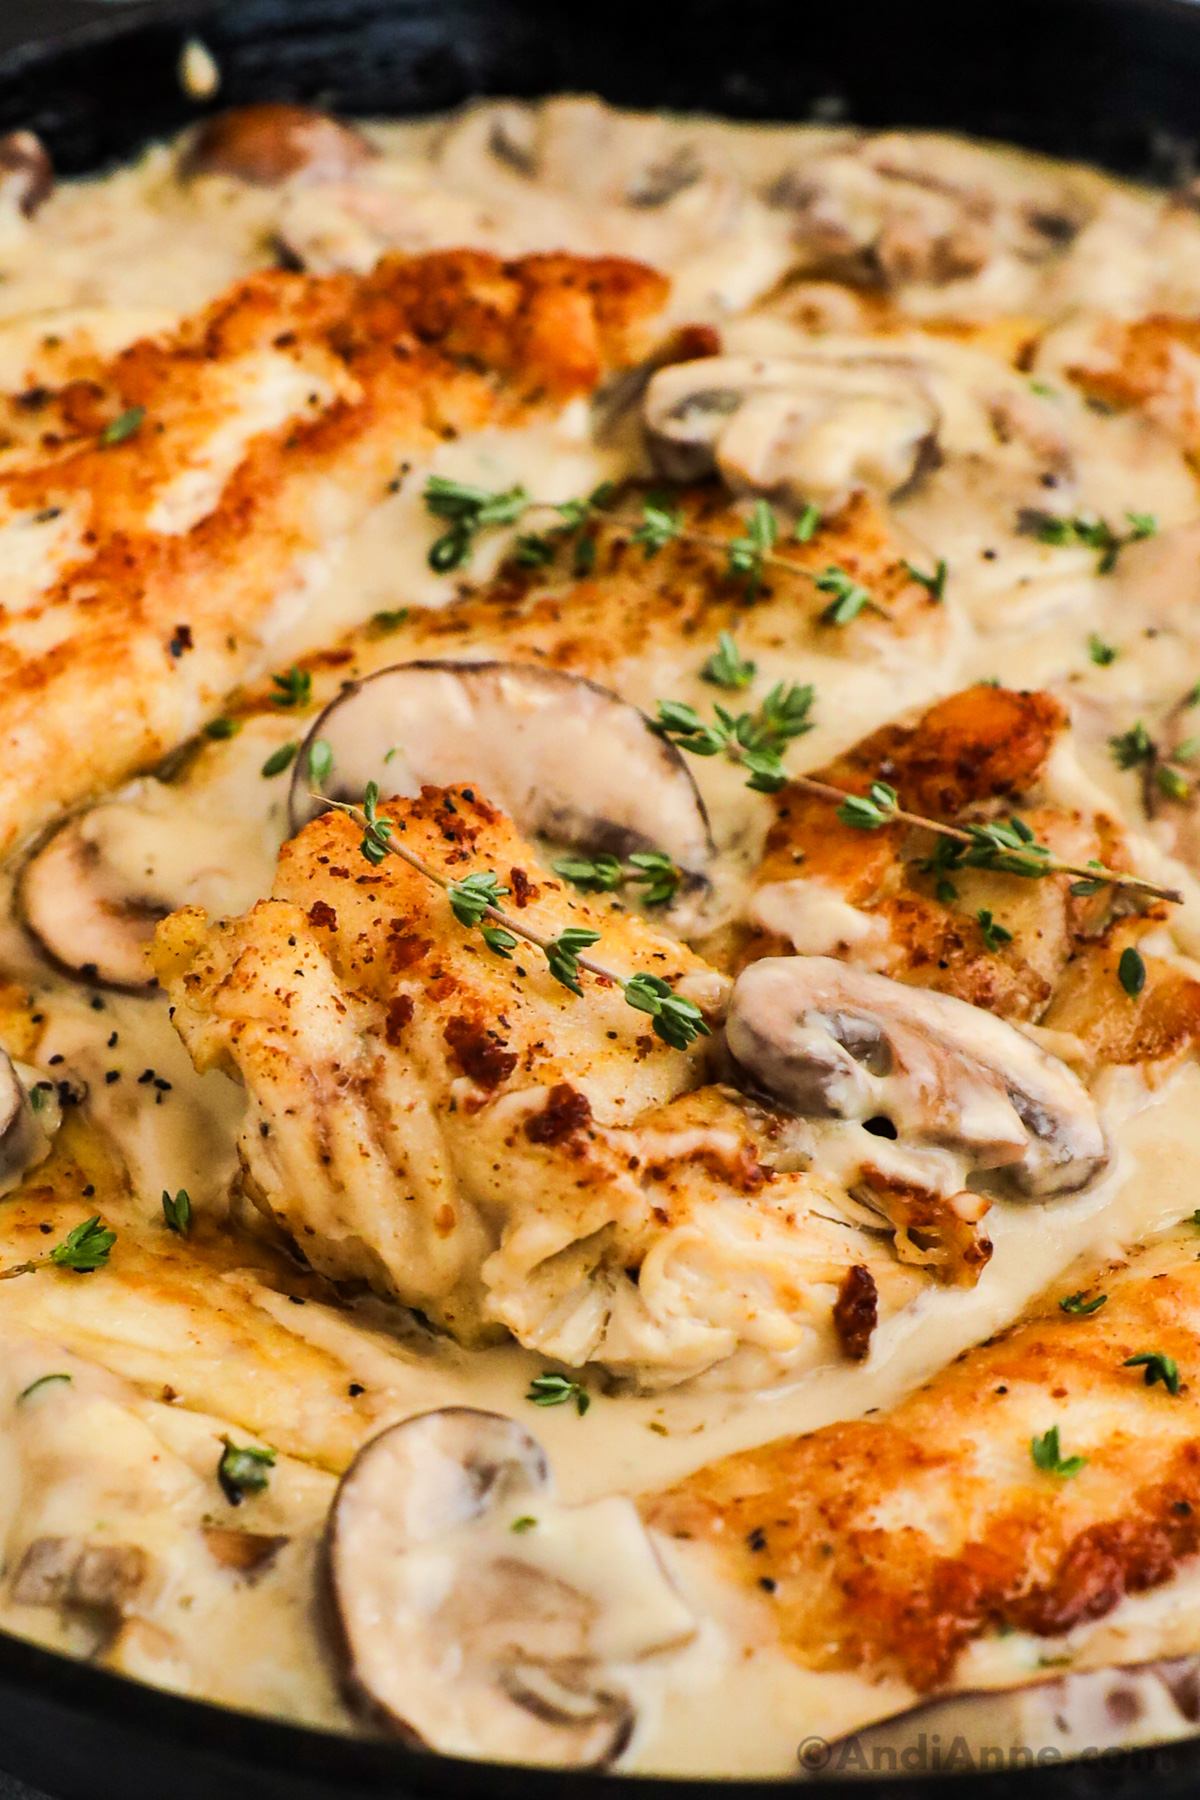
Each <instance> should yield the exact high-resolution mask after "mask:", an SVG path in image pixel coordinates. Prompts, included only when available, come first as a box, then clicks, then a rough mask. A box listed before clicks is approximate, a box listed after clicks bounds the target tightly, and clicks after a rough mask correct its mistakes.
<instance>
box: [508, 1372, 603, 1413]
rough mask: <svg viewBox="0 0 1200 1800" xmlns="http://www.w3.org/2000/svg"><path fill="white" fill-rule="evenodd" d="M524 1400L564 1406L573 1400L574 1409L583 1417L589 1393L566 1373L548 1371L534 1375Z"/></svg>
mask: <svg viewBox="0 0 1200 1800" xmlns="http://www.w3.org/2000/svg"><path fill="white" fill-rule="evenodd" d="M525 1398H526V1400H529V1401H532V1403H533V1405H534V1406H566V1405H567V1403H568V1402H569V1401H573V1402H574V1405H575V1411H576V1412H577V1413H578V1414H579V1416H580V1418H582V1417H583V1415H584V1413H585V1412H586V1411H587V1409H588V1407H589V1406H590V1405H591V1403H592V1401H591V1395H590V1394H589V1393H588V1391H587V1389H586V1388H585V1387H584V1385H583V1383H582V1382H580V1381H572V1380H571V1378H570V1377H569V1376H568V1375H557V1374H553V1373H551V1372H549V1371H547V1373H546V1374H545V1375H535V1376H534V1378H533V1380H532V1381H531V1382H530V1384H529V1392H528V1393H527V1394H526V1396H525Z"/></svg>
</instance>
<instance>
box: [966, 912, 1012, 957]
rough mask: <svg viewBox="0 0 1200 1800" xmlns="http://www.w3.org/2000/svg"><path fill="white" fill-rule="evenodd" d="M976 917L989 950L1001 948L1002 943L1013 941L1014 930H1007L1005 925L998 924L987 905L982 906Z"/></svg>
mask: <svg viewBox="0 0 1200 1800" xmlns="http://www.w3.org/2000/svg"><path fill="white" fill-rule="evenodd" d="M975 918H976V920H977V921H978V924H979V929H980V932H981V933H982V935H983V941H984V943H985V944H986V945H987V947H988V949H989V950H999V948H1000V946H1001V945H1002V944H1011V943H1012V932H1011V931H1006V930H1005V928H1004V926H1003V925H998V924H997V923H996V921H995V919H993V917H992V915H991V913H990V912H988V910H987V908H986V907H980V909H979V911H978V912H977V913H976V914H975Z"/></svg>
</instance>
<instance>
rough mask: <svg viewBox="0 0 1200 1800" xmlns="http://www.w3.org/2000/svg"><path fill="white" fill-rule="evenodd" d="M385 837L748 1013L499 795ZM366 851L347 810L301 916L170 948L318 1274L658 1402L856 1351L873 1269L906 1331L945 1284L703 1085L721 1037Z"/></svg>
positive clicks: (764, 1124) (279, 1201) (286, 904)
mask: <svg viewBox="0 0 1200 1800" xmlns="http://www.w3.org/2000/svg"><path fill="white" fill-rule="evenodd" d="M384 814H385V816H386V817H388V818H390V819H391V820H392V821H393V822H394V825H395V828H396V832H397V834H399V835H402V837H403V842H404V844H405V845H406V847H408V848H410V849H412V850H414V851H416V852H417V853H418V854H419V855H421V856H422V857H424V858H425V859H426V861H427V862H429V863H430V864H431V865H432V866H433V867H435V868H438V869H441V870H443V871H444V872H445V873H446V874H448V875H449V876H451V877H452V878H461V877H462V876H464V875H467V874H468V873H471V872H472V871H482V870H491V871H494V872H495V873H496V874H497V875H498V876H499V877H500V879H501V880H502V881H504V883H505V884H506V885H507V886H509V887H510V888H511V889H512V892H513V896H514V899H513V902H512V904H514V905H515V906H518V907H519V908H521V911H522V914H523V916H524V917H525V918H527V919H528V921H529V923H530V924H531V925H533V926H534V927H535V928H536V929H537V930H539V931H541V932H543V933H544V934H546V935H548V936H556V935H557V934H558V933H559V932H560V931H561V930H563V929H564V928H565V927H567V926H568V925H571V926H583V927H591V928H593V929H596V930H598V931H600V932H601V934H602V944H601V946H600V947H599V948H598V949H595V950H593V951H592V952H591V953H590V954H592V955H593V956H596V957H602V958H603V959H604V961H605V962H606V963H607V964H608V965H609V966H612V967H613V968H615V969H616V970H618V971H620V972H621V973H622V974H632V973H634V972H635V971H637V970H647V971H650V972H652V973H655V974H659V975H661V976H662V977H663V978H664V979H666V980H667V981H669V982H671V983H672V984H673V985H675V986H676V987H677V988H678V989H680V990H682V991H683V992H685V993H688V994H690V995H691V996H692V997H694V998H695V999H696V1000H697V1001H698V1003H700V1004H701V1005H703V1006H707V1007H708V1008H709V1010H710V1011H715V1010H716V1009H719V1008H720V1006H721V1004H722V1000H723V990H724V985H725V984H724V982H723V979H722V978H721V977H720V976H718V975H716V973H715V972H714V971H712V970H711V969H709V968H708V967H707V965H705V964H704V963H702V962H701V961H700V959H699V958H698V957H696V956H695V955H694V954H693V953H692V952H690V951H689V950H687V949H685V948H684V947H682V946H681V945H680V944H679V943H677V942H676V941H674V940H672V939H671V938H669V937H667V936H665V935H664V934H662V933H661V932H660V931H658V930H656V929H655V928H654V927H653V926H651V925H649V924H647V923H646V922H645V921H644V920H642V919H641V918H639V917H638V916H636V915H633V914H630V913H628V912H625V911H624V910H622V909H621V908H620V907H619V906H617V905H615V904H613V903H611V902H608V901H604V900H600V901H595V902H585V901H583V900H581V899H578V898H574V897H572V896H570V895H569V894H568V893H566V892H564V890H563V888H562V887H561V885H560V884H559V883H558V882H556V881H554V880H553V879H552V878H550V877H548V876H547V875H545V873H544V872H543V871H542V870H541V869H540V868H538V867H537V865H536V863H535V862H534V860H533V853H532V851H531V849H530V847H529V845H528V844H526V843H525V842H523V841H522V840H521V838H520V837H519V836H518V835H517V834H516V832H515V831H514V829H513V827H512V826H511V824H510V823H509V822H508V821H507V820H506V819H505V818H503V817H502V816H501V815H500V814H498V813H497V812H496V811H495V810H494V809H493V808H492V807H491V806H490V805H489V804H488V803H487V802H486V801H485V800H484V799H483V798H482V797H481V796H480V795H479V794H478V793H476V791H475V790H474V789H464V788H457V789H447V790H441V789H434V788H426V789H425V790H424V792H423V794H422V795H421V797H420V798H419V799H416V800H411V801H403V800H402V801H396V802H392V803H389V805H388V806H387V807H386V808H385V809H384ZM359 835H360V834H359V832H358V829H357V828H356V827H355V826H354V825H353V824H352V823H351V822H350V821H349V820H347V819H346V818H345V817H344V816H343V815H342V814H339V813H334V812H330V813H327V814H325V815H324V816H323V817H322V818H320V819H318V820H316V821H314V822H313V823H312V824H311V825H309V826H307V827H306V828H305V830H304V831H303V832H302V833H301V834H300V836H299V837H297V838H295V839H294V840H293V841H292V842H291V843H289V844H287V845H285V847H284V849H283V851H282V853H281V857H280V864H279V872H278V877H277V880H276V884H275V892H274V897H273V898H272V899H270V900H268V901H264V902H261V903H259V904H258V905H257V906H255V907H254V908H253V909H252V911H251V912H250V913H248V914H247V915H246V916H245V917H244V918H242V919H238V920H232V921H225V922H219V923H216V924H214V925H211V926H209V925H208V924H207V922H206V920H205V918H204V915H203V914H201V913H198V912H195V911H185V912H183V913H178V914H175V915H173V917H172V918H171V919H169V920H167V921H166V922H165V923H164V924H163V925H162V926H161V927H160V931H159V939H158V946H157V950H156V960H157V966H158V971H159V975H160V979H161V980H162V981H163V983H164V985H165V986H167V987H168V989H169V991H170V995H171V999H172V1002H173V1004H174V1007H175V1022H176V1025H177V1027H178V1029H179V1031H180V1033H181V1035H182V1037H183V1039H184V1042H185V1043H186V1044H187V1046H188V1049H189V1050H190V1052H191V1054H192V1057H193V1059H194V1061H195V1062H196V1064H197V1067H198V1068H201V1069H205V1068H210V1067H213V1066H219V1067H223V1068H225V1069H228V1070H231V1071H233V1072H234V1073H236V1074H237V1075H238V1076H240V1078H241V1079H242V1081H243V1082H244V1083H245V1085H246V1088H247V1090H248V1093H249V1110H248V1114H247V1120H246V1124H245V1127H244V1129H243V1131H242V1133H241V1137H240V1140H239V1152H240V1156H241V1160H242V1167H243V1171H244V1181H245V1187H246V1191H247V1193H248V1194H249V1196H250V1197H251V1198H252V1199H253V1200H254V1202H255V1203H256V1204H257V1206H259V1207H260V1208H261V1209H262V1210H263V1212H265V1213H267V1214H268V1215H269V1216H270V1217H271V1218H273V1219H274V1220H275V1221H277V1222H278V1224H280V1225H281V1226H282V1227H283V1228H284V1229H285V1230H286V1231H287V1232H288V1233H289V1235H290V1236H291V1237H292V1238H294V1240H295V1241H296V1243H297V1244H298V1245H299V1246H300V1247H301V1248H302V1250H303V1252H304V1254H305V1255H306V1257H307V1258H308V1259H309V1261H310V1262H311V1263H312V1264H313V1266H314V1267H315V1268H317V1269H318V1270H320V1271H321V1272H323V1273H325V1274H327V1275H331V1276H333V1277H335V1278H338V1279H354V1278H357V1279H361V1280H366V1281H367V1282H369V1283H370V1284H371V1285H372V1286H373V1287H375V1288H377V1289H379V1290H380V1291H381V1292H383V1293H384V1294H387V1295H389V1296H392V1297H396V1298H398V1299H400V1300H401V1301H403V1302H404V1303H405V1304H407V1305H410V1306H415V1307H419V1308H420V1309H421V1310H422V1311H423V1312H424V1313H426V1314H427V1315H428V1316H429V1317H430V1318H432V1319H434V1320H436V1321H437V1322H438V1323H439V1324H440V1325H442V1326H443V1327H444V1328H445V1329H447V1330H448V1331H450V1332H452V1333H453V1334H454V1335H455V1336H456V1337H458V1338H460V1339H462V1340H463V1341H466V1342H478V1341H480V1340H481V1339H486V1338H487V1337H489V1336H494V1335H496V1333H497V1330H498V1328H506V1329H507V1330H508V1331H510V1332H512V1334H513V1335H514V1336H515V1337H517V1338H518V1339H519V1341H520V1342H522V1343H523V1344H526V1345H528V1346H530V1347H531V1348H535V1349H537V1350H539V1351H541V1352H543V1353H544V1354H546V1355H553V1356H556V1357H558V1358H560V1359H561V1360H562V1361H564V1362H567V1363H571V1364H580V1363H583V1362H585V1361H587V1360H589V1359H593V1358H595V1359H597V1360H599V1361H601V1362H603V1363H605V1364H606V1365H607V1366H608V1367H610V1368H612V1369H614V1370H617V1371H619V1372H621V1373H626V1374H632V1375H636V1376H637V1377H638V1378H639V1379H640V1380H642V1381H643V1382H645V1383H647V1384H655V1383H662V1382H670V1381H675V1380H679V1379H682V1378H683V1377H685V1376H687V1375H691V1374H694V1373H696V1372H698V1371H699V1370H702V1369H704V1368H707V1367H708V1366H710V1365H711V1364H713V1363H716V1362H718V1361H722V1360H724V1359H726V1358H728V1357H730V1356H732V1355H733V1354H734V1353H735V1352H736V1351H739V1350H741V1351H742V1352H744V1353H745V1358H746V1359H748V1360H749V1361H750V1362H751V1364H752V1365H753V1367H754V1368H755V1369H756V1371H757V1372H758V1374H759V1376H761V1375H762V1374H764V1373H774V1374H778V1373H779V1372H780V1371H781V1370H784V1369H787V1368H789V1367H792V1366H794V1365H795V1364H796V1362H797V1361H798V1360H800V1359H801V1358H803V1357H809V1358H812V1357H814V1356H818V1355H820V1354H821V1353H822V1352H825V1351H827V1352H828V1353H829V1354H830V1355H833V1356H836V1355H837V1354H838V1349H837V1337H836V1333H835V1327H834V1323H833V1316H832V1315H833V1307H834V1303H835V1301H836V1299H837V1297H838V1293H839V1290H840V1287H841V1285H842V1284H843V1282H844V1279H845V1276H846V1273H847V1271H848V1270H849V1269H850V1268H851V1267H855V1266H861V1267H863V1268H864V1269H865V1270H867V1271H868V1272H869V1275H870V1278H871V1280H872V1281H873V1282H874V1285H875V1288H876V1291H877V1295H878V1315H877V1316H880V1317H882V1316H884V1315H885V1314H890V1313H891V1312H893V1311H894V1310H895V1309H896V1307H897V1306H898V1305H902V1304H904V1303H905V1302H906V1301H907V1299H909V1298H911V1296H912V1295H913V1294H914V1293H915V1292H917V1291H918V1289H919V1288H920V1287H921V1286H922V1285H923V1284H924V1283H925V1282H926V1281H928V1279H929V1276H928V1275H927V1274H925V1273H924V1272H918V1271H917V1270H915V1269H911V1268H904V1267H902V1266H901V1265H900V1264H898V1263H897V1262H895V1261H894V1260H893V1258H892V1256H891V1255H890V1252H889V1251H888V1249H887V1229H886V1226H885V1225H884V1224H883V1222H882V1221H881V1220H876V1219H875V1218H873V1217H872V1216H871V1215H869V1214H867V1215H864V1214H863V1212H862V1210H861V1209H860V1208H856V1207H855V1206H854V1204H853V1203H852V1202H851V1201H850V1200H849V1198H848V1196H847V1194H846V1192H845V1190H844V1189H843V1188H842V1187H841V1186H840V1184H839V1183H837V1182H836V1181H834V1180H826V1179H821V1178H819V1177H818V1176H816V1175H815V1174H813V1173H810V1172H795V1173H784V1172H782V1168H783V1166H786V1164H787V1160H788V1159H787V1156H786V1151H787V1143H786V1137H787V1133H786V1130H785V1129H784V1126H785V1123H786V1122H784V1121H781V1119H780V1118H779V1117H778V1116H775V1115H764V1114H763V1113H762V1111H761V1110H760V1109H759V1108H757V1107H752V1106H750V1105H749V1104H747V1103H746V1102H744V1101H743V1100H742V1099H741V1098H740V1096H737V1095H735V1094H733V1093H732V1092H731V1091H729V1090H725V1089H721V1088H718V1087H714V1086H711V1085H703V1084H704V1083H705V1081H706V1075H707V1069H706V1063H707V1050H706V1047H705V1044H704V1042H703V1041H700V1042H698V1043H696V1044H694V1045H693V1046H691V1047H690V1048H689V1049H687V1050H683V1051H681V1050H676V1049H671V1048H669V1047H668V1046H667V1045H666V1044H664V1043H663V1042H662V1041H661V1040H660V1039H659V1038H657V1037H655V1036H654V1035H653V1034H652V1032H651V1030H650V1025H649V1021H648V1020H647V1018H646V1016H645V1014H643V1013H640V1012H637V1011H635V1010H634V1009H633V1008H631V1007H630V1006H629V1005H627V1004H626V1002H625V1000H624V998H623V996H622V994H621V992H620V991H619V990H618V989H617V988H616V987H615V986H613V985H609V984H606V982H605V981H603V980H600V979H597V978H594V977H592V976H589V975H586V974H585V975H584V976H583V980H584V982H585V984H586V986H585V992H584V995H583V997H577V996H576V995H574V994H572V993H571V992H570V991H569V990H568V989H567V988H566V987H564V986H562V985H561V984H560V983H558V982H556V981H555V980H554V979H553V978H552V977H551V975H550V974H549V972H548V971H547V969H546V967H545V964H544V961H543V958H542V956H541V954H540V953H539V952H538V951H536V950H534V949H533V948H532V947H530V948H528V949H527V948H526V946H525V945H523V944H518V945H517V946H516V948H515V949H514V950H513V952H512V955H511V957H510V958H502V957H500V956H498V955H496V954H495V953H494V952H493V951H492V950H490V949H489V948H488V947H487V946H486V944H485V943H484V942H483V940H482V938H481V936H480V935H479V933H478V932H477V931H473V930H469V929H467V928H464V927H463V926H462V925H460V924H459V923H458V922H457V921H456V920H455V918H454V916H453V914H452V912H451V909H450V905H449V902H448V900H447V898H446V896H445V894H444V892H443V890H441V889H440V888H438V887H435V886H434V885H433V884H432V883H431V882H429V881H428V880H427V879H426V878H425V877H424V876H422V875H420V874H418V873H417V872H415V871H414V870H413V869H412V868H411V867H410V866H409V865H408V864H407V863H405V862H403V861H401V860H400V859H399V858H394V857H385V858H384V860H383V862H382V864H381V865H380V866H379V867H378V868H373V867H372V866H371V865H370V864H368V863H367V862H366V861H365V860H364V859H363V857H362V856H361V854H360V851H359V843H358V839H359ZM526 909H527V910H526ZM871 1141H873V1140H871ZM800 1160H805V1159H800ZM791 1167H792V1168H793V1169H795V1167H796V1162H795V1160H793V1161H792V1163H791ZM851 1221H853V1222H851ZM864 1226H865V1227H866V1228H865V1229H864Z"/></svg>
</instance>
